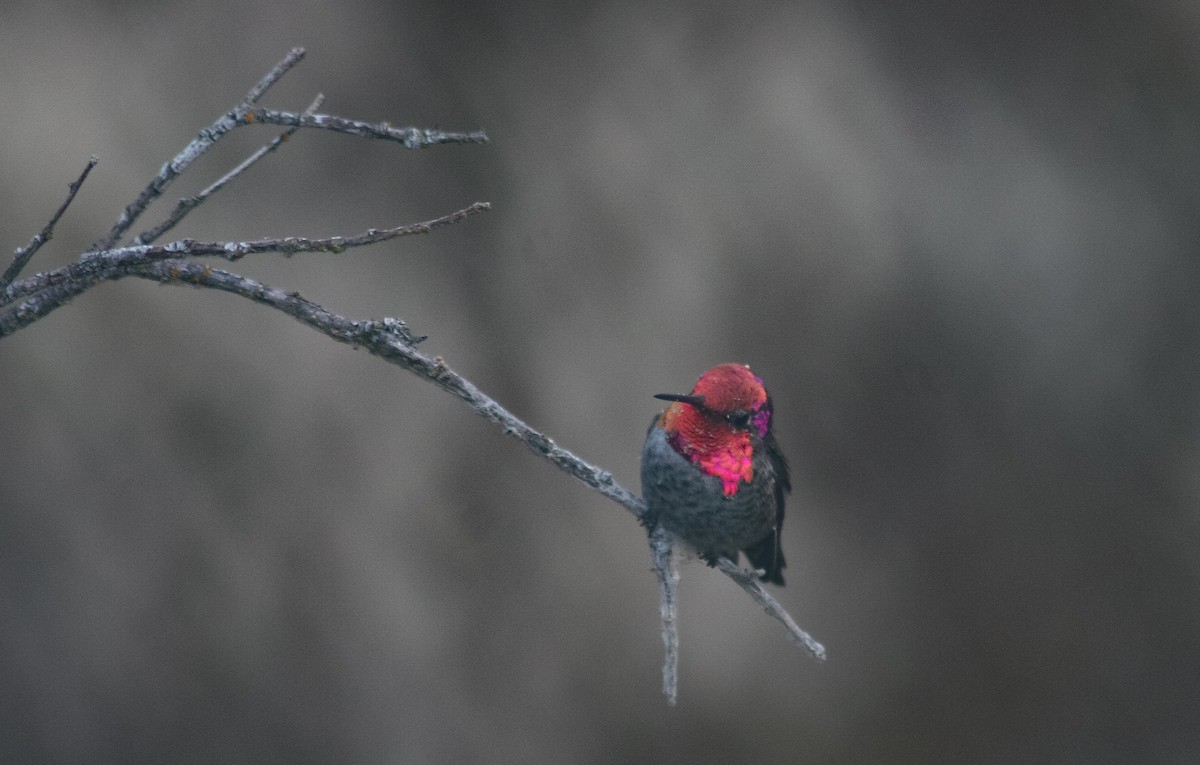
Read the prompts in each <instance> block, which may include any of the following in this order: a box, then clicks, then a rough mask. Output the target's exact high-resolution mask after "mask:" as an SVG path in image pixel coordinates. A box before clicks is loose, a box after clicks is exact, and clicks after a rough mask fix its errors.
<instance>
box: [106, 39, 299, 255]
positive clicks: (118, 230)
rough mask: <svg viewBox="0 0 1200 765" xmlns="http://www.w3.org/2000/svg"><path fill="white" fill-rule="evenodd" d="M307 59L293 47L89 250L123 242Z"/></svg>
mask: <svg viewBox="0 0 1200 765" xmlns="http://www.w3.org/2000/svg"><path fill="white" fill-rule="evenodd" d="M303 58H304V49H303V48H292V49H291V50H290V51H288V54H287V55H286V56H284V58H283V60H282V61H280V62H279V63H278V64H276V65H275V66H274V67H273V68H272V69H271V71H269V72H267V74H266V75H265V76H264V77H263V78H262V79H261V80H259V81H258V83H257V84H256V85H255V86H254V87H253V88H250V92H249V93H247V94H246V97H245V98H243V99H242V100H241V102H240V103H238V105H237V106H235V107H233V109H231V110H229V111H228V112H226V113H224V114H222V115H221V116H220V117H218V118H217V119H216V121H215V122H213V124H212V125H210V126H208V127H207V128H204V129H203V130H201V131H200V134H199V135H198V136H196V138H195V139H193V140H192V142H191V143H189V144H188V145H187V146H186V147H184V149H183V151H181V152H179V154H177V155H176V156H175V158H174V159H172V160H171V161H170V162H168V163H166V164H165V165H163V166H162V169H161V170H159V172H158V175H156V176H155V177H154V178H153V180H151V181H150V183H149V184H148V185H147V186H146V188H144V189H142V193H140V194H138V197H137V199H135V200H133V201H132V202H130V203H129V204H128V205H126V207H125V209H124V210H122V211H121V214H120V216H118V218H117V222H116V223H114V224H113V227H112V228H111V229H109V232H108V233H107V234H105V235H104V236H102V237H100V238H99V239H97V240H96V241H95V242H93V243H92V246H91V247H90V248H89V251H96V250H107V249H109V248H110V247H112V246H113V245H114V244H116V243H117V242H119V241H120V240H121V237H122V236H124V234H125V232H126V231H128V230H129V227H130V226H132V225H133V224H134V223H135V222H136V221H137V219H138V217H139V216H141V214H142V213H143V212H145V211H146V208H147V207H149V206H150V203H151V202H153V201H154V200H155V199H158V197H159V196H160V195H161V194H162V193H163V191H164V190H165V189H166V188H167V186H169V185H171V182H172V181H174V180H175V179H176V178H178V177H179V174H180V173H182V172H183V171H184V170H186V169H187V168H188V166H189V165H191V164H192V162H194V161H195V160H196V158H197V157H199V156H200V155H202V154H203V153H204V152H206V151H208V149H209V148H210V147H211V146H212V145H213V144H214V143H216V142H217V141H219V140H220V139H221V138H222V137H223V136H224V135H225V134H226V133H228V132H229V131H230V130H233V129H234V128H236V127H237V126H238V125H239V124H244V123H243V122H241V121H240V118H241V117H242V115H244V114H245V112H246V110H247V109H249V108H250V107H252V106H253V105H254V104H255V103H257V102H258V99H260V98H262V97H263V94H264V93H266V92H267V90H269V89H270V87H271V86H272V85H274V84H275V83H277V82H279V80H280V78H282V77H283V75H285V74H287V73H288V72H289V71H290V70H291V69H292V67H294V66H295V65H296V64H299V63H300V61H301V60H302V59H303Z"/></svg>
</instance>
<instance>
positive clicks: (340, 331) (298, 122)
mask: <svg viewBox="0 0 1200 765" xmlns="http://www.w3.org/2000/svg"><path fill="white" fill-rule="evenodd" d="M303 57H304V51H303V50H302V49H300V48H295V49H293V50H292V51H291V52H289V53H288V55H287V56H286V57H285V58H284V59H283V60H282V61H280V62H279V63H278V64H277V65H276V66H275V67H274V68H273V69H272V70H271V71H270V72H268V73H267V75H266V76H265V77H263V79H262V80H260V81H259V82H258V83H257V84H256V85H255V86H254V87H253V88H251V89H250V91H249V93H247V95H246V97H245V98H244V99H243V100H242V101H241V102H239V103H238V104H237V105H236V106H234V107H233V108H232V109H231V110H229V111H228V112H226V113H225V114H223V115H221V117H219V118H218V119H217V120H216V121H215V122H213V124H212V125H210V126H209V127H207V128H204V129H203V130H201V131H200V134H199V135H198V136H197V138H196V139H194V140H193V141H192V142H191V143H189V144H188V145H187V146H186V147H185V148H184V149H183V151H181V152H180V153H179V154H178V155H176V156H175V157H174V158H173V159H172V160H171V161H169V162H167V163H166V164H164V165H163V167H162V170H160V172H159V173H158V175H157V176H155V177H154V178H153V179H152V180H151V181H150V183H149V184H148V185H147V186H146V188H145V189H143V190H142V192H141V193H140V194H139V195H138V197H137V198H136V199H135V200H134V201H133V202H130V203H129V204H128V205H127V206H126V207H125V208H124V210H123V211H122V212H121V215H120V216H119V218H118V219H117V222H116V223H115V224H114V225H113V226H112V228H111V229H110V230H109V231H108V232H107V233H106V234H105V235H103V236H101V237H100V238H99V239H97V240H96V242H95V243H94V244H93V245H92V247H91V249H89V250H88V252H85V253H83V254H82V255H81V256H80V258H79V259H78V260H77V261H76V262H75V263H72V264H70V265H68V266H64V267H62V268H58V269H55V270H52V271H49V272H46V273H40V274H35V275H34V276H31V277H27V278H25V279H21V280H19V281H18V280H17V279H16V277H17V276H18V275H19V273H20V271H21V269H22V268H23V267H24V266H25V265H26V264H27V263H28V261H29V259H30V258H31V257H32V256H33V254H34V253H35V252H36V251H37V249H38V248H39V247H41V245H42V244H43V243H44V242H45V241H47V240H49V239H50V237H51V235H52V233H53V228H54V225H55V224H56V223H57V222H58V220H59V218H60V217H61V216H62V215H63V213H64V211H65V210H66V208H67V206H68V205H70V203H71V200H72V199H74V197H75V193H76V192H77V191H78V190H79V186H80V185H81V184H82V183H83V181H84V179H85V178H86V177H87V174H88V172H90V170H91V168H92V167H93V166H94V165H95V163H96V159H95V157H93V158H92V160H91V161H90V162H89V163H88V166H87V167H86V168H85V169H84V171H83V173H82V174H81V175H80V176H79V179H78V180H76V181H75V183H73V184H71V190H70V194H69V195H68V197H67V199H66V201H65V202H64V203H63V204H62V206H61V207H60V208H59V210H58V212H57V213H55V215H54V216H53V217H52V218H51V220H50V222H49V223H48V224H47V226H46V227H45V228H44V229H42V231H41V232H40V233H39V234H38V235H36V236H34V238H33V239H32V240H31V241H30V243H29V245H28V246H27V247H24V248H21V249H19V250H17V255H16V258H15V259H14V261H13V263H12V265H10V266H9V267H8V269H7V270H6V271H5V272H4V275H3V276H0V337H3V336H5V335H9V334H12V333H13V332H16V331H17V330H19V329H21V328H23V327H26V326H28V325H29V324H31V323H33V322H34V321H37V320H38V319H40V318H42V317H44V316H45V315H47V314H49V313H50V312H52V311H54V310H55V309H56V308H59V307H61V306H63V305H65V304H66V303H67V302H68V301H69V300H71V299H72V298H74V297H76V296H77V295H79V294H81V293H82V292H84V291H86V290H88V289H90V288H91V287H93V286H94V285H96V284H99V283H101V282H106V281H114V280H118V279H123V278H126V277H134V278H139V279H149V280H153V281H158V282H161V283H164V284H173V285H191V286H195V287H202V288H208V289H216V290H221V291H224V292H229V293H232V294H235V295H240V296H241V297H244V298H247V299H249V300H252V301H254V302H256V303H259V304H262V305H266V306H269V307H271V308H274V309H275V310H278V311H281V312H283V313H285V314H287V315H288V316H291V317H292V318H294V319H296V320H297V321H299V322H301V323H303V324H305V325H306V326H308V327H310V328H312V329H315V330H317V331H318V332H321V333H323V334H325V335H327V336H328V337H330V338H333V339H334V340H337V341H339V342H342V343H347V344H349V345H352V346H354V347H356V348H362V349H364V350H366V351H368V352H369V353H372V354H374V355H376V356H378V357H380V358H382V359H384V360H386V361H388V362H390V363H393V364H396V365H398V366H400V367H403V368H404V369H407V370H409V371H410V372H412V373H414V374H416V375H418V376H419V377H421V378H423V379H425V380H427V381H429V382H431V383H433V384H434V385H436V386H437V387H439V388H441V389H442V390H444V391H446V392H447V393H450V394H452V395H454V396H456V397H458V398H460V399H461V400H463V401H464V402H465V403H466V404H467V405H468V406H470V407H471V409H472V410H474V411H475V412H476V413H477V414H479V415H480V416H481V417H484V418H486V419H487V420H489V421H491V422H494V423H496V424H497V425H499V426H500V427H501V428H503V430H504V432H505V433H506V434H507V435H510V436H513V437H514V438H516V439H517V440H519V441H520V442H521V443H523V444H525V446H526V447H528V448H529V449H530V450H531V451H533V452H534V453H535V454H537V455H538V456H540V457H542V458H543V459H545V460H547V461H549V462H550V463H552V464H554V465H555V466H557V467H558V468H560V469H562V470H563V471H565V472H567V473H569V474H570V475H573V476H575V477H576V478H578V479H579V480H581V481H583V482H584V483H585V484H587V485H588V486H590V487H591V488H593V489H595V490H596V491H598V492H600V493H601V494H603V495H604V496H606V497H608V498H610V499H612V500H613V501H615V502H617V503H618V504H620V505H622V506H623V507H625V509H627V510H628V511H629V512H630V513H631V514H633V516H634V517H635V518H637V519H638V520H639V521H640V522H642V523H645V522H646V506H645V504H644V503H643V502H642V500H641V499H639V498H638V497H637V496H636V495H634V494H633V493H632V492H630V491H629V490H627V489H625V488H624V487H623V486H621V485H620V484H618V483H617V482H616V481H615V480H614V479H613V476H612V474H611V473H609V472H608V471H607V470H603V469H601V468H599V467H596V466H594V465H592V464H590V463H588V462H586V461H584V460H582V459H580V458H579V457H578V456H576V455H575V454H573V453H572V452H570V451H568V450H566V449H564V448H562V447H561V446H559V445H558V444H556V443H555V442H554V441H553V440H552V439H550V438H549V437H547V436H546V435H544V434H543V433H541V432H539V431H537V430H535V429H534V428H532V427H530V426H529V425H528V424H526V423H525V422H524V421H522V420H521V419H519V418H518V417H516V416H514V415H513V414H512V413H511V412H509V411H508V410H507V409H505V408H504V407H503V406H501V405H500V404H499V403H498V402H496V401H495V400H494V399H492V398H491V397H489V396H488V395H486V394H485V393H483V392H482V391H480V390H479V389H478V388H477V387H476V386H475V385H474V384H473V383H472V382H471V381H469V380H467V379H466V378H465V377H463V376H462V375H460V374H458V373H457V372H455V371H454V370H452V369H451V368H450V367H449V366H447V365H446V363H445V361H444V360H443V359H442V358H441V357H440V356H429V355H427V354H424V353H422V352H421V351H419V350H417V348H416V344H417V343H418V342H420V341H421V340H422V339H424V338H422V337H417V336H414V335H413V334H412V333H411V332H410V331H409V329H408V327H407V326H406V325H405V324H404V322H403V321H400V320H399V319H391V318H388V319H383V320H382V321H353V320H351V319H347V318H345V317H343V316H340V315H338V314H335V313H333V312H331V311H328V310H326V309H325V308H323V307H321V306H320V305H318V304H317V303H314V302H312V301H311V300H308V299H307V298H304V297H301V296H300V295H299V294H297V293H295V292H287V291H284V290H280V289H277V288H274V287H270V286H267V285H265V284H262V283H260V282H257V281H255V280H253V279H249V278H246V277H244V276H240V275H238V274H234V273H230V272H228V271H223V270H221V269H217V268H213V267H212V266H210V265H207V264H205V263H203V262H200V261H199V260H198V259H199V258H201V257H205V256H218V257H223V258H226V259H227V260H230V261H237V260H239V259H241V258H243V257H245V256H246V255H250V254H255V253H266V252H275V253H280V254H283V255H293V254H296V253H303V252H328V253H340V252H343V251H344V250H346V249H348V248H351V247H361V246H365V245H369V244H376V243H379V242H383V241H387V240H389V239H394V238H396V237H400V236H408V235H412V234H422V233H428V232H430V231H433V230H434V229H437V228H441V227H443V226H448V225H451V224H454V223H457V222H459V221H462V220H465V219H466V218H467V217H470V216H472V215H475V214H476V213H479V212H482V211H484V210H487V209H490V205H489V204H488V203H486V202H477V203H475V204H473V205H471V206H469V207H466V208H463V209H462V210H459V211H457V212H454V213H451V214H449V215H445V216H442V217H440V218H434V219H432V220H429V221H425V222H422V223H413V224H408V225H404V226H396V227H394V228H387V229H369V230H367V231H365V232H363V233H361V234H357V235H354V236H342V237H337V236H335V237H328V238H323V239H310V238H306V237H283V238H276V239H258V240H253V241H242V242H222V241H209V242H203V241H196V240H191V239H184V240H180V241H176V242H171V243H168V244H164V245H154V244H152V242H154V241H155V240H156V239H157V238H158V237H160V236H161V235H162V234H163V233H165V232H166V231H168V230H170V229H171V227H173V226H174V225H176V224H177V223H178V222H179V221H180V220H182V219H183V217H184V216H186V215H187V214H188V213H189V212H190V211H191V210H192V209H194V208H195V207H196V206H198V205H199V204H201V203H203V202H204V200H206V199H208V198H209V197H210V196H211V195H212V194H214V193H216V192H217V191H219V190H220V189H221V188H223V187H224V186H225V185H226V184H228V183H229V182H230V181H231V180H233V179H234V178H236V177H238V176H239V175H240V174H241V173H243V172H245V170H247V169H248V168H249V167H251V166H252V165H253V164H254V163H255V162H257V161H258V160H260V159H261V158H262V157H264V156H266V155H267V154H268V153H270V152H272V151H274V150H275V149H277V148H278V147H279V146H280V145H281V144H282V142H283V141H285V140H287V137H288V136H290V135H291V134H292V133H293V132H294V131H295V130H297V129H299V128H317V129H323V130H333V131H336V132H342V133H349V134H351V135H357V136H361V137H364V138H377V139H384V140H390V141H396V142H399V143H401V144H403V145H404V146H406V147H407V148H410V149H420V148H424V147H427V146H433V145H437V144H448V143H485V142H486V141H487V136H486V135H485V134H484V133H483V131H473V132H462V133H456V132H446V131H441V130H422V129H417V128H412V127H408V128H396V127H392V126H391V125H390V124H388V123H386V122H385V123H368V122H363V121H359V120H350V119H345V118H342V117H336V116H333V115H327V114H315V113H314V112H315V110H316V109H317V108H318V107H319V106H320V101H321V99H320V97H319V96H318V98H317V99H316V100H315V101H314V102H313V103H312V104H311V105H310V106H309V107H308V109H306V110H305V111H304V112H302V113H295V112H284V111H276V110H271V109H263V108H260V107H257V106H256V103H257V101H258V100H259V99H260V98H261V97H262V95H263V94H264V93H265V92H266V91H267V90H268V89H269V88H270V87H271V86H272V85H274V84H275V83H276V82H277V81H278V80H279V79H280V78H281V77H282V76H283V75H284V74H285V73H287V72H288V71H289V70H290V69H291V68H292V67H294V66H295V65H296V64H297V63H299V61H300V60H301V59H302V58H303ZM255 123H266V124H275V125H282V126H286V127H288V128H289V130H287V131H286V132H285V133H283V134H282V135H280V136H277V137H276V138H275V140H274V141H272V142H271V143H269V144H268V145H266V146H264V147H263V148H261V149H259V150H258V151H257V152H255V153H254V154H252V155H251V156H250V157H249V158H247V159H246V160H245V161H243V162H242V163H241V164H239V165H238V166H237V167H236V168H234V169H233V170H231V171H230V172H229V173H227V174H226V175H224V176H222V177H221V178H220V179H219V180H217V181H216V182H215V183H213V184H212V185H211V186H209V187H208V188H206V189H204V190H203V191H201V192H200V193H199V194H197V195H196V196H195V197H191V198H189V199H184V200H180V202H179V203H178V205H177V206H176V207H175V209H174V210H173V211H172V213H171V214H170V215H168V217H167V218H166V220H164V221H163V222H162V223H161V224H159V225H158V226H156V227H154V228H151V229H148V230H147V231H145V232H143V233H141V234H139V235H138V236H137V237H136V239H135V240H134V241H135V243H134V244H132V245H129V246H125V247H117V246H115V245H116V243H117V242H119V241H120V240H121V239H122V237H123V236H124V235H125V234H126V232H127V231H128V230H129V228H130V227H131V226H132V225H133V223H134V222H135V221H136V220H137V219H138V218H139V217H140V216H141V215H142V213H144V212H145V210H146V208H147V207H148V206H149V204H150V203H151V202H153V201H154V199H156V198H157V197H158V196H160V195H161V194H162V193H163V191H164V189H166V188H167V187H168V186H169V185H170V184H171V182H172V181H173V180H174V179H175V178H177V177H178V176H179V175H180V174H181V173H183V172H184V171H185V170H186V169H187V168H188V167H189V166H190V165H191V163H192V162H193V161H195V159H196V158H197V157H199V156H200V155H201V154H203V153H204V152H205V151H207V150H208V148H209V147H211V146H212V145H213V144H214V143H215V142H216V141H218V140H219V139H220V138H221V137H222V136H224V135H225V134H227V133H229V132H230V131H231V130H233V129H235V128H237V127H240V126H243V125H250V124H255ZM649 542H650V549H651V554H652V558H653V563H654V570H655V572H656V575H657V577H658V579H659V583H660V590H661V595H662V601H661V618H662V635H663V646H664V649H665V653H666V656H665V660H664V663H663V692H664V693H665V694H666V696H667V701H668V703H670V704H674V703H675V702H676V699H677V697H678V661H679V636H678V628H677V597H676V592H677V585H678V581H679V575H678V572H677V571H676V569H675V564H674V559H673V555H672V545H673V538H672V537H671V535H670V534H669V533H668V532H666V531H665V530H663V529H661V528H654V529H651V531H650V535H649ZM717 566H718V567H719V568H720V570H721V571H722V572H723V573H724V574H725V575H726V576H728V577H729V578H731V579H733V580H734V581H735V582H737V583H738V585H739V586H740V587H741V588H742V589H743V590H745V591H746V592H747V593H748V594H749V595H750V597H752V598H753V599H754V600H755V602H756V603H758V604H759V605H760V606H761V607H762V608H763V610H765V611H766V612H767V613H768V614H770V615H771V616H772V617H773V618H775V619H777V620H778V621H779V622H781V623H782V624H783V625H784V627H785V628H786V629H787V631H788V634H789V636H790V637H791V639H792V640H793V642H795V643H796V644H797V645H800V646H801V647H803V648H805V649H806V650H807V651H808V653H809V654H810V655H811V656H813V657H814V658H817V659H824V658H825V648H824V646H822V645H821V644H820V643H818V642H817V641H816V640H814V639H813V638H812V637H811V636H810V635H809V634H808V633H807V632H805V631H804V630H802V629H800V627H799V626H797V625H796V623H795V621H794V620H793V619H792V618H791V616H789V615H788V613H787V611H785V610H784V609H783V607H782V606H780V605H779V602H778V601H777V600H775V598H773V597H772V596H771V595H770V594H768V593H767V592H766V591H765V590H764V589H763V588H762V586H761V585H760V584H759V583H758V582H757V580H756V578H755V577H756V573H755V572H753V571H747V570H745V569H742V568H740V567H738V566H737V565H736V564H734V563H733V562H731V561H729V560H727V559H724V558H722V559H719V560H718V561H717Z"/></svg>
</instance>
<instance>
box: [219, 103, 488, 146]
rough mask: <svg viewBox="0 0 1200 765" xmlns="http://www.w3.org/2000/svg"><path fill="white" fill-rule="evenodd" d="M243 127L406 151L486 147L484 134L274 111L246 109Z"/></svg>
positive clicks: (477, 131) (485, 135)
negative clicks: (311, 133) (309, 131)
mask: <svg viewBox="0 0 1200 765" xmlns="http://www.w3.org/2000/svg"><path fill="white" fill-rule="evenodd" d="M241 121H242V124H247V125H248V124H250V123H254V122H265V123H267V124H270V125H287V126H290V127H297V128H320V129H322V130H333V131H335V132H338V133H349V134H350V135H356V136H359V137H360V138H378V139H382V140H385V141H399V142H400V143H402V144H404V146H405V148H408V149H424V148H425V147H427V146H436V145H438V144H447V143H487V142H488V137H487V134H486V133H484V132H483V131H482V130H474V131H471V132H469V133H450V132H446V131H444V130H430V129H424V128H415V127H401V128H397V127H392V125H391V123H388V122H376V123H372V122H363V121H362V120H348V119H346V118H344V117H335V116H333V115H332V114H297V113H296V112H281V111H275V110H273V109H248V110H246V112H245V114H244V115H243V116H242V117H241Z"/></svg>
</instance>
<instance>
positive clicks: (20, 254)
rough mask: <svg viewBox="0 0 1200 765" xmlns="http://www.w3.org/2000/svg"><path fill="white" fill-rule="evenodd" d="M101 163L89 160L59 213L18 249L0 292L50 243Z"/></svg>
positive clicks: (94, 156) (92, 159)
mask: <svg viewBox="0 0 1200 765" xmlns="http://www.w3.org/2000/svg"><path fill="white" fill-rule="evenodd" d="M99 161H100V160H99V158H98V157H96V155H95V154H93V155H92V158H91V159H89V160H88V163H87V166H86V167H84V168H83V172H82V173H80V174H79V177H78V178H76V179H75V182H74V183H72V184H70V185H69V186H68V188H69V189H70V191H69V192H68V193H67V198H66V199H65V200H63V203H62V205H60V206H59V208H58V212H56V213H54V216H53V217H51V218H50V222H49V223H47V224H46V225H45V227H44V228H43V229H42V230H41V231H39V232H38V233H36V234H34V235H33V238H32V239H30V240H29V244H27V245H25V246H24V247H18V248H17V251H16V254H15V255H14V256H13V262H12V263H10V264H9V266H8V268H6V269H5V270H4V275H3V276H0V290H2V289H4V288H5V287H7V286H8V285H10V284H12V283H13V280H14V279H16V278H17V276H18V275H19V274H20V273H21V269H23V268H25V266H26V264H28V263H29V260H30V259H31V258H32V257H33V255H34V253H36V252H37V251H38V250H40V249H41V248H42V245H43V244H45V243H46V242H48V241H50V239H51V238H52V237H53V236H54V227H55V226H56V225H58V220H59V218H61V217H62V216H63V213H65V212H66V211H67V208H68V207H70V206H71V202H73V201H74V200H75V194H76V193H78V192H79V187H80V186H82V185H83V182H84V181H85V180H87V177H88V173H90V172H92V168H93V167H95V166H96V163H97V162H99Z"/></svg>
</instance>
